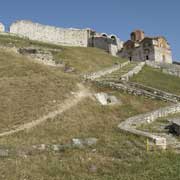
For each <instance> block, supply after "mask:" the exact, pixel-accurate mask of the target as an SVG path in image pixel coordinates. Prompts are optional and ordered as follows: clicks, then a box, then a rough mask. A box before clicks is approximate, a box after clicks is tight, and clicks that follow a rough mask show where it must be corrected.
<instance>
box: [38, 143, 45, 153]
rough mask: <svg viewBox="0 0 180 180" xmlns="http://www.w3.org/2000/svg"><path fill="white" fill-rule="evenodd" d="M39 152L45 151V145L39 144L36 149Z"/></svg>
mask: <svg viewBox="0 0 180 180" xmlns="http://www.w3.org/2000/svg"><path fill="white" fill-rule="evenodd" d="M38 149H39V150H41V151H43V150H45V149H46V145H45V144H41V145H40V146H39V147H38Z"/></svg>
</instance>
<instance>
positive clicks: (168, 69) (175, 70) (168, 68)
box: [146, 61, 180, 77]
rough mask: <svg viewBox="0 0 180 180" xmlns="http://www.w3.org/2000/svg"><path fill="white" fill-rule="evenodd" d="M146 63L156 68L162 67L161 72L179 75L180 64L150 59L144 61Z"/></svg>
mask: <svg viewBox="0 0 180 180" xmlns="http://www.w3.org/2000/svg"><path fill="white" fill-rule="evenodd" d="M146 64H147V65H148V66H151V67H153V68H156V69H162V72H163V73H166V74H170V75H173V76H177V77H180V65H175V64H168V63H160V62H150V61H146Z"/></svg>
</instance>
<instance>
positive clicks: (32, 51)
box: [18, 48, 62, 66]
mask: <svg viewBox="0 0 180 180" xmlns="http://www.w3.org/2000/svg"><path fill="white" fill-rule="evenodd" d="M18 52H19V53H20V54H22V55H25V56H28V57H31V58H33V59H35V60H37V61H39V62H40V63H43V64H46V65H49V66H60V64H56V62H55V60H54V58H53V55H52V53H51V51H48V50H44V49H38V48H20V49H18ZM61 66H62V65H61Z"/></svg>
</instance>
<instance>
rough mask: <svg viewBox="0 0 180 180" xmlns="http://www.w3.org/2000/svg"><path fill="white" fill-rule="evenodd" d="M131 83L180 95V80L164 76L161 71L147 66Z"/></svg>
mask: <svg viewBox="0 0 180 180" xmlns="http://www.w3.org/2000/svg"><path fill="white" fill-rule="evenodd" d="M131 81H134V82H139V83H142V84H144V85H147V86H151V87H154V88H157V89H161V90H164V91H167V92H171V93H175V94H178V95H180V78H178V77H175V76H171V75H168V74H164V73H162V72H161V71H160V70H159V69H153V68H151V67H147V66H145V67H144V68H143V70H142V71H141V72H140V73H139V74H138V75H136V76H134V77H133V78H132V79H131Z"/></svg>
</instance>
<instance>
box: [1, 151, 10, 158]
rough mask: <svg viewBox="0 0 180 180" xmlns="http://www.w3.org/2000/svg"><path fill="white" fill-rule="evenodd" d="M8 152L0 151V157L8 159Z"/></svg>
mask: <svg viewBox="0 0 180 180" xmlns="http://www.w3.org/2000/svg"><path fill="white" fill-rule="evenodd" d="M8 156H9V151H8V150H7V149H0V157H8Z"/></svg>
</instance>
